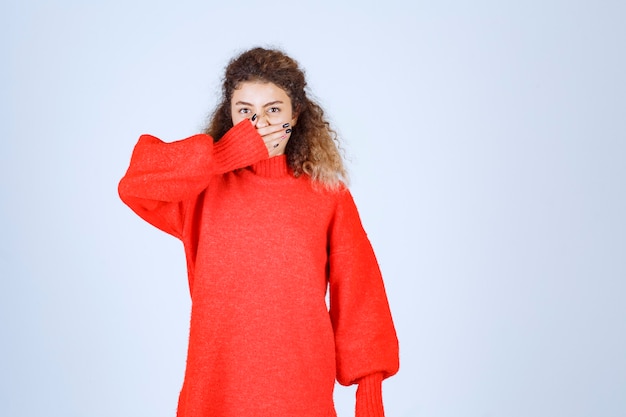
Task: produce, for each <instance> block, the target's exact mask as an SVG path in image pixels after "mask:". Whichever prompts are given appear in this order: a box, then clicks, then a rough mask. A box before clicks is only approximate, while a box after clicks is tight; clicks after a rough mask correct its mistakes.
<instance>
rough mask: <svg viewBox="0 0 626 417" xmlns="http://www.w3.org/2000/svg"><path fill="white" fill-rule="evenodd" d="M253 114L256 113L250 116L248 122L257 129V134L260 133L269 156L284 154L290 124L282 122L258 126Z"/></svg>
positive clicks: (289, 133) (289, 134)
mask: <svg viewBox="0 0 626 417" xmlns="http://www.w3.org/2000/svg"><path fill="white" fill-rule="evenodd" d="M255 116H256V115H254V116H252V118H251V119H250V122H251V123H252V125H253V126H254V127H255V128H256V129H257V132H259V135H261V137H262V138H263V141H264V142H265V146H266V147H267V152H268V153H269V156H270V158H271V157H273V156H277V155H282V154H284V153H285V147H286V146H287V141H288V140H289V137H290V136H291V125H290V124H289V123H283V124H273V125H270V124H266V125H264V126H258V125H257V122H258V119H257V118H256V117H255Z"/></svg>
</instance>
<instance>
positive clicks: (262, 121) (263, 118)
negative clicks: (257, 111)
mask: <svg viewBox="0 0 626 417" xmlns="http://www.w3.org/2000/svg"><path fill="white" fill-rule="evenodd" d="M269 125H270V122H269V120H267V115H258V116H257V121H256V125H255V126H256V127H257V128H259V127H266V126H269Z"/></svg>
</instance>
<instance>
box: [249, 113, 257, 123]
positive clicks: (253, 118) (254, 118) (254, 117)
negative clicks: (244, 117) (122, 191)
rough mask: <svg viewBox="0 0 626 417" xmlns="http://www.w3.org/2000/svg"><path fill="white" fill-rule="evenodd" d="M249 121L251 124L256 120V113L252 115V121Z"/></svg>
mask: <svg viewBox="0 0 626 417" xmlns="http://www.w3.org/2000/svg"><path fill="white" fill-rule="evenodd" d="M250 120H252V121H253V122H254V121H255V120H256V113H254V116H252V119H250Z"/></svg>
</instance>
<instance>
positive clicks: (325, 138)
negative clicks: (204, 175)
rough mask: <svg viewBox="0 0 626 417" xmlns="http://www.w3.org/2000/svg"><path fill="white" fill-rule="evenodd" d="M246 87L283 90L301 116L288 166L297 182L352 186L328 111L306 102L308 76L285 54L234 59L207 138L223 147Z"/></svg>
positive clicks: (259, 51) (256, 51)
mask: <svg viewBox="0 0 626 417" xmlns="http://www.w3.org/2000/svg"><path fill="white" fill-rule="evenodd" d="M246 81H261V82H268V83H273V84H275V85H277V86H278V87H280V88H282V89H283V90H284V91H285V93H287V95H288V96H289V98H290V99H291V104H292V111H293V112H294V113H295V114H297V115H298V123H297V124H296V125H295V126H294V127H293V130H292V133H291V137H290V139H289V141H288V142H287V146H286V148H285V154H286V155H287V163H288V164H289V167H290V168H291V170H292V171H293V173H294V175H295V176H296V177H298V176H300V175H302V174H303V173H304V174H307V175H309V176H310V177H311V178H312V179H313V180H314V181H318V182H320V183H322V184H324V185H325V186H327V187H329V188H336V187H338V186H340V184H342V183H347V181H348V174H347V171H346V169H345V166H344V163H343V158H342V156H341V153H340V147H339V141H338V138H337V133H336V132H335V130H333V129H332V128H331V127H330V123H329V122H328V121H327V120H326V118H325V116H324V110H323V109H322V108H321V107H320V105H319V104H317V103H316V102H315V101H314V100H312V99H310V98H309V97H308V96H307V90H308V88H307V83H306V80H305V76H304V71H303V70H302V69H300V67H299V65H298V63H297V62H296V61H295V60H294V59H292V58H291V57H289V56H287V55H286V54H285V53H284V52H282V51H280V50H276V49H264V48H253V49H250V50H248V51H245V52H243V53H242V54H240V55H239V56H237V57H235V58H233V59H232V60H231V61H230V62H229V63H228V65H227V67H226V70H225V73H224V79H223V84H222V96H221V102H220V104H218V106H217V108H216V109H215V111H214V112H213V114H212V115H211V117H210V120H209V124H208V126H207V127H206V128H205V130H204V132H205V133H207V134H209V135H210V136H211V137H213V138H214V139H213V140H214V141H216V142H217V141H218V140H219V139H220V138H221V137H222V136H224V134H226V132H227V131H228V130H229V129H230V128H232V127H233V121H232V117H231V99H232V96H233V92H234V90H235V89H236V88H237V87H238V86H239V85H240V84H241V83H242V82H246Z"/></svg>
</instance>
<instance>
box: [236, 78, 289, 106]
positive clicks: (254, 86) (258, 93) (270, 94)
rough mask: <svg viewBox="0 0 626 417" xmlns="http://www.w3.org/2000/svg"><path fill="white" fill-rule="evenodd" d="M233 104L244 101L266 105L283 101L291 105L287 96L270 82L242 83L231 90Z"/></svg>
mask: <svg viewBox="0 0 626 417" xmlns="http://www.w3.org/2000/svg"><path fill="white" fill-rule="evenodd" d="M232 101H233V103H236V102H237V101H246V102H248V103H254V104H256V103H260V102H262V103H268V102H270V101H283V102H285V103H291V100H290V99H289V96H288V95H287V93H286V92H285V90H283V89H282V88H280V87H279V86H277V85H276V84H274V83H271V82H262V81H244V82H242V83H240V84H239V85H238V86H237V87H236V88H235V89H234V90H233V100H232Z"/></svg>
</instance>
